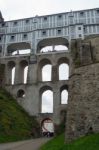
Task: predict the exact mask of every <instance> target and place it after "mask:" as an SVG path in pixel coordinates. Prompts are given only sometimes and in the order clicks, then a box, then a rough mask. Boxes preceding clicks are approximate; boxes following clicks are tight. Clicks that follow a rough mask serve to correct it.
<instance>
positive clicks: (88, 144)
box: [40, 134, 99, 150]
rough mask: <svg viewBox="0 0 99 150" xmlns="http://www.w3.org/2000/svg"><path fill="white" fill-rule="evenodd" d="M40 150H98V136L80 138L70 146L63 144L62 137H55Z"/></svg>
mask: <svg viewBox="0 0 99 150" xmlns="http://www.w3.org/2000/svg"><path fill="white" fill-rule="evenodd" d="M40 150H99V134H93V135H90V136H86V137H82V138H80V139H78V140H75V141H73V142H72V143H70V144H64V135H63V134H62V135H60V136H57V137H56V138H54V139H52V140H51V141H49V142H48V143H46V144H45V145H43V146H42V147H41V149H40Z"/></svg>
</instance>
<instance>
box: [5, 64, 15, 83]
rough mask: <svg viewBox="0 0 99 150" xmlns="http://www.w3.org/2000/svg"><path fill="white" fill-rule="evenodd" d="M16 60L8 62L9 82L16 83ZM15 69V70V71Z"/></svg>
mask: <svg viewBox="0 0 99 150" xmlns="http://www.w3.org/2000/svg"><path fill="white" fill-rule="evenodd" d="M15 66H16V64H15V62H14V61H9V62H8V64H7V77H8V81H7V83H8V84H14V83H15ZM13 69H14V72H13Z"/></svg>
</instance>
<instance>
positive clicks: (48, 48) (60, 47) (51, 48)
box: [40, 45, 68, 53]
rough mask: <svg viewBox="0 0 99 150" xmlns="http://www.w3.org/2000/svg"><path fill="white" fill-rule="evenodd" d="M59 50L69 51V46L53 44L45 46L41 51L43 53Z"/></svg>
mask: <svg viewBox="0 0 99 150" xmlns="http://www.w3.org/2000/svg"><path fill="white" fill-rule="evenodd" d="M58 51H68V47H67V46H64V45H51V46H45V47H44V48H42V49H41V50H40V52H42V53H46V52H58Z"/></svg>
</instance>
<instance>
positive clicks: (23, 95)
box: [17, 89, 25, 98]
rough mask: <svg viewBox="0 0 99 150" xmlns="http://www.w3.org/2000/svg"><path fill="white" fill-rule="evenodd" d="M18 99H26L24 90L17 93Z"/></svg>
mask: <svg viewBox="0 0 99 150" xmlns="http://www.w3.org/2000/svg"><path fill="white" fill-rule="evenodd" d="M17 97H18V98H24V97H25V92H24V90H22V89H20V90H19V91H18V92H17Z"/></svg>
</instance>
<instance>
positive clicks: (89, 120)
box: [66, 37, 99, 141]
mask: <svg viewBox="0 0 99 150" xmlns="http://www.w3.org/2000/svg"><path fill="white" fill-rule="evenodd" d="M71 48H72V49H71V70H72V71H71V74H70V79H69V100H68V102H69V103H68V110H67V122H66V141H71V140H73V139H76V138H78V137H80V136H84V135H86V134H89V133H92V132H94V133H97V132H99V63H98V62H99V57H98V56H99V37H93V38H92V37H91V38H88V39H85V40H84V41H81V40H78V41H72V43H71Z"/></svg>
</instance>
